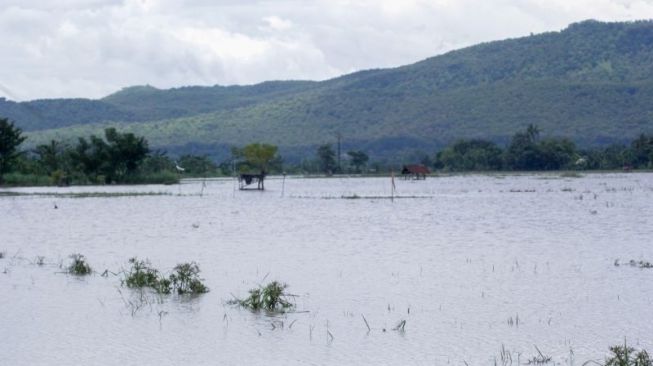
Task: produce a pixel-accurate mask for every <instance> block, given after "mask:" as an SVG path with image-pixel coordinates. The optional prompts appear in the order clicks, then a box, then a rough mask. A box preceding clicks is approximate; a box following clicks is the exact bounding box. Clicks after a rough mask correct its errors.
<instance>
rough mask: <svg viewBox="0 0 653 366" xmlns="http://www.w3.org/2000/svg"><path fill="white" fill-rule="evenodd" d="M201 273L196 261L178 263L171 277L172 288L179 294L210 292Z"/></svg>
mask: <svg viewBox="0 0 653 366" xmlns="http://www.w3.org/2000/svg"><path fill="white" fill-rule="evenodd" d="M199 273H200V268H199V266H198V265H197V263H195V262H191V263H182V264H178V265H177V266H175V268H174V271H173V273H172V274H171V275H170V278H169V280H170V283H171V286H172V289H173V290H174V291H175V292H177V293H178V294H179V295H182V294H193V295H196V294H203V293H206V292H209V288H208V287H206V286H205V285H204V284H203V283H202V279H201V278H200V277H199Z"/></svg>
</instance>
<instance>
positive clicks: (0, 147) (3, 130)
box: [0, 118, 26, 185]
mask: <svg viewBox="0 0 653 366" xmlns="http://www.w3.org/2000/svg"><path fill="white" fill-rule="evenodd" d="M25 139H26V137H25V136H23V135H22V130H21V129H20V128H18V127H16V126H14V124H13V122H9V120H8V119H6V118H0V185H2V184H3V183H4V180H3V179H4V178H3V177H4V175H5V174H6V173H8V172H9V171H10V169H11V167H12V164H13V163H14V162H15V161H16V159H17V158H18V155H19V152H18V146H19V145H20V144H22V143H23V141H25Z"/></svg>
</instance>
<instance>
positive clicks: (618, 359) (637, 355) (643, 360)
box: [605, 343, 653, 366]
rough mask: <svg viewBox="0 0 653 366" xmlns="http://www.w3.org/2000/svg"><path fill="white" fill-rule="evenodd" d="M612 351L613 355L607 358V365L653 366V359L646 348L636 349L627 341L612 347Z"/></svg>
mask: <svg viewBox="0 0 653 366" xmlns="http://www.w3.org/2000/svg"><path fill="white" fill-rule="evenodd" d="M610 352H612V355H610V357H608V358H606V360H605V366H653V361H652V360H651V357H650V356H649V354H648V353H647V352H646V351H645V350H641V351H635V349H634V348H632V347H628V345H627V344H626V343H624V345H623V346H612V347H610Z"/></svg>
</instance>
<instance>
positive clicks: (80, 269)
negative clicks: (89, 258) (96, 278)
mask: <svg viewBox="0 0 653 366" xmlns="http://www.w3.org/2000/svg"><path fill="white" fill-rule="evenodd" d="M70 258H71V259H72V260H73V261H72V263H71V264H70V265H69V266H68V273H70V274H73V275H76V276H84V275H88V274H91V272H92V271H93V270H92V269H91V266H89V265H88V263H86V258H85V257H84V256H83V255H82V254H71V255H70Z"/></svg>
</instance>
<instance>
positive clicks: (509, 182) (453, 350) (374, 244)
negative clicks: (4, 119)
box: [0, 174, 653, 365]
mask: <svg viewBox="0 0 653 366" xmlns="http://www.w3.org/2000/svg"><path fill="white" fill-rule="evenodd" d="M282 184H285V187H284V188H283V197H282ZM396 184H397V195H399V196H402V197H419V198H402V199H399V198H398V199H395V200H390V199H386V198H385V197H388V196H389V195H390V193H391V192H390V180H389V178H349V179H335V178H334V179H298V178H289V179H286V180H285V183H283V180H282V179H271V180H269V182H266V188H267V189H268V190H267V191H265V192H241V191H237V190H235V185H234V182H233V181H232V180H228V179H227V180H207V181H206V188H202V185H203V183H202V181H201V180H197V181H187V182H184V184H181V185H175V186H138V187H121V186H115V187H113V186H112V187H72V188H51V187H50V188H22V189H13V190H12V191H13V192H22V193H30V192H31V193H44V192H46V193H56V194H53V195H20V196H6V195H3V196H2V197H0V218H1V220H0V251H3V252H5V253H6V255H5V257H4V258H2V259H0V272H4V273H0V292H1V293H2V294H3V295H2V296H1V297H0V309H1V310H2V311H1V312H0V364H3V365H4V364H6V365H53V364H70V363H73V362H77V363H80V364H92V365H115V364H119V363H122V364H126V365H133V364H146V365H149V364H152V365H179V364H182V363H184V364H189V365H215V364H246V365H263V364H265V365H288V364H330V365H358V364H388V365H404V364H416V365H421V364H424V365H426V364H428V365H431V364H445V363H451V364H456V365H463V364H464V363H465V362H467V363H468V364H470V365H483V364H485V365H492V364H494V358H495V357H499V352H500V349H501V347H502V345H503V346H505V348H506V349H508V350H509V351H510V352H512V353H514V355H515V360H516V357H517V354H519V357H520V359H521V360H522V361H523V360H526V359H528V358H531V357H532V356H535V355H537V351H536V350H535V348H534V345H537V347H538V348H539V349H540V350H542V351H543V352H544V353H546V354H549V355H551V356H553V358H554V360H555V361H556V362H559V363H563V364H573V363H576V364H582V363H583V362H584V361H586V360H589V359H596V358H602V357H603V355H604V354H605V353H606V351H607V347H608V346H609V345H612V344H617V343H620V342H622V341H623V339H624V337H627V339H628V342H629V343H630V344H632V345H634V346H637V347H645V348H648V349H649V350H651V349H653V337H651V335H652V334H653V323H651V322H650V319H652V318H653V306H652V299H653V270H651V269H648V270H647V269H638V268H633V267H630V266H619V267H617V266H615V265H614V262H615V260H616V259H620V260H621V262H627V261H629V260H630V259H635V260H638V261H639V260H649V261H650V260H653V247H652V246H651V245H650V241H651V239H650V238H651V236H652V234H653V229H652V228H653V222H652V221H653V220H652V217H653V200H652V198H653V175H650V174H606V175H603V174H591V175H587V176H585V177H582V178H573V179H572V178H567V179H565V178H559V177H556V176H552V175H530V176H486V175H471V176H456V177H443V178H433V179H428V180H426V181H425V182H424V181H420V182H416V181H403V180H399V179H398V180H397V181H396ZM93 192H95V193H97V192H104V193H107V192H108V193H114V194H112V195H108V196H105V195H103V194H94V195H89V196H85V195H84V197H75V196H73V197H70V196H68V197H66V196H62V195H61V194H64V193H65V194H70V193H77V194H79V193H93ZM125 192H141V193H143V192H146V193H165V194H164V195H135V196H131V195H125V196H116V195H115V193H125ZM343 196H345V197H359V199H341V197H343ZM360 197H362V198H360ZM365 197H375V198H365ZM55 205H56V207H57V208H56V209H55V208H54V207H55ZM71 253H83V254H84V255H85V256H86V257H87V258H88V260H89V262H90V264H91V266H93V267H94V268H95V269H96V271H98V273H96V274H95V275H93V276H90V277H87V278H76V277H71V276H69V275H65V274H62V273H59V272H61V269H60V268H59V265H60V263H62V262H63V263H64V264H65V263H66V261H67V260H68V259H67V256H68V255H69V254H71ZM38 256H44V257H45V262H46V263H45V264H44V265H42V266H39V265H37V264H36V261H37V257H38ZM133 256H138V257H141V258H149V259H150V261H151V262H152V263H153V265H155V266H156V267H157V268H161V269H165V270H169V269H171V268H172V267H173V266H174V265H175V264H177V263H179V262H185V261H192V260H195V261H197V262H199V264H200V267H201V269H202V273H201V274H202V276H203V278H204V279H205V283H206V284H207V285H208V286H209V287H210V289H211V292H210V293H208V294H206V295H203V296H200V297H198V298H192V299H189V298H179V297H175V296H164V297H159V296H156V295H154V294H150V293H144V294H141V293H139V292H138V291H133V290H129V289H126V288H124V287H121V286H120V277H119V276H114V275H112V274H110V273H109V275H108V276H107V277H102V276H100V275H99V273H101V272H103V271H104V270H105V269H108V270H109V271H111V272H119V271H120V270H121V269H122V268H125V267H127V260H128V259H129V258H130V257H133ZM270 280H280V281H283V282H286V283H288V284H289V285H290V287H289V290H290V292H292V293H294V294H297V295H299V297H298V298H297V310H298V311H299V312H298V313H293V314H286V315H283V316H275V317H271V316H269V315H266V314H253V313H250V312H249V311H247V310H243V309H238V308H234V307H232V306H230V305H227V304H226V303H227V301H229V300H230V299H232V297H233V296H244V295H246V294H247V290H248V289H250V288H252V287H255V286H257V285H259V284H261V283H263V282H267V281H270ZM130 304H131V305H130ZM134 304H138V306H137V309H136V310H135V309H134ZM363 316H364V317H365V319H366V320H367V322H368V323H369V326H370V327H371V331H369V332H368V328H367V325H366V324H365V321H364V320H363ZM404 320H405V328H404V331H403V332H401V331H395V330H393V328H395V327H396V326H397V325H398V324H399V323H400V322H402V321H404ZM327 330H328V332H329V333H330V334H331V335H332V336H333V337H332V338H331V337H330V336H329V335H328V333H327ZM572 359H573V361H572Z"/></svg>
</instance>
